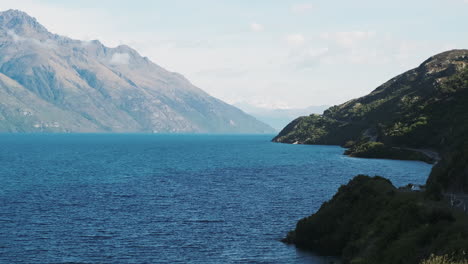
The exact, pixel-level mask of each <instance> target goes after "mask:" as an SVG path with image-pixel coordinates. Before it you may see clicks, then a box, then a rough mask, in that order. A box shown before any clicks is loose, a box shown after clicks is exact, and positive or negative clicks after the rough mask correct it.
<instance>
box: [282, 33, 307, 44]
mask: <svg viewBox="0 0 468 264" xmlns="http://www.w3.org/2000/svg"><path fill="white" fill-rule="evenodd" d="M286 41H287V42H288V44H289V45H290V46H295V47H297V46H302V45H304V43H305V37H304V35H302V34H290V35H287V36H286Z"/></svg>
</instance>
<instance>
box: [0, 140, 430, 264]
mask: <svg viewBox="0 0 468 264" xmlns="http://www.w3.org/2000/svg"><path fill="white" fill-rule="evenodd" d="M271 138H272V136H271V135H269V136H220V135H133V134H130V135H94V134H91V135H76V134H69V135H67V134H57V135H40V134H39V135H27V134H24V135H23V134H3V135H0V263H328V261H327V259H323V258H319V257H316V256H314V255H312V254H310V253H308V252H302V251H299V250H297V249H295V248H294V247H293V246H287V245H284V244H283V243H281V242H279V240H280V239H281V238H282V237H284V236H285V235H286V233H287V232H288V231H289V230H291V229H293V228H294V226H295V223H296V222H297V220H299V219H301V218H302V217H305V216H307V215H310V214H311V213H313V212H315V211H316V210H317V209H318V208H319V207H320V205H321V203H322V202H324V201H326V200H329V199H330V198H331V197H332V196H333V194H334V193H335V192H336V190H337V188H338V187H339V186H340V185H341V184H346V183H347V182H348V181H349V180H350V179H351V178H352V177H353V176H355V175H357V174H369V175H381V176H384V177H387V178H389V179H391V181H392V182H393V183H394V184H395V185H397V186H402V185H406V184H407V183H417V184H423V183H424V182H425V180H426V178H427V176H428V175H429V172H430V169H431V166H430V165H428V164H425V163H422V162H408V161H392V160H370V159H356V158H349V157H346V156H343V155H342V153H343V149H342V148H340V147H335V146H303V145H286V144H276V143H271V142H270V139H271Z"/></svg>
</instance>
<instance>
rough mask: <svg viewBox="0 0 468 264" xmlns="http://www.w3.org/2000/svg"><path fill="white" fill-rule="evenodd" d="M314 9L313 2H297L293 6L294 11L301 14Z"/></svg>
mask: <svg viewBox="0 0 468 264" xmlns="http://www.w3.org/2000/svg"><path fill="white" fill-rule="evenodd" d="M312 9H314V5H312V4H307V3H305V4H295V5H293V6H292V7H291V11H293V12H294V13H296V14H301V13H305V12H308V11H310V10H312Z"/></svg>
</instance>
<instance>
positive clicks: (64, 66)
mask: <svg viewBox="0 0 468 264" xmlns="http://www.w3.org/2000/svg"><path fill="white" fill-rule="evenodd" d="M0 131H1V132H153V133H272V132H274V130H273V129H272V128H271V127H270V126H268V125H266V124H264V123H262V122H260V121H258V120H256V119H255V118H254V117H252V116H250V115H248V114H246V113H244V112H243V111H241V110H239V109H238V108H236V107H234V106H231V105H229V104H226V103H224V102H222V101H221V100H218V99H216V98H214V97H212V96H210V95H208V94H207V93H205V92H204V91H203V90H201V89H199V88H197V87H195V86H194V85H192V84H191V83H190V82H189V81H188V80H187V79H186V78H184V77H183V76H182V75H180V74H178V73H174V72H169V71H167V70H165V69H163V68H162V67H160V66H158V65H156V64H155V63H153V62H151V61H150V60H149V59H148V58H146V57H142V56H140V55H139V54H138V52H136V51H135V50H133V49H132V48H130V47H128V46H125V45H121V46H118V47H116V48H108V47H105V46H104V45H103V44H101V43H100V42H99V41H97V40H94V41H79V40H73V39H70V38H67V37H63V36H59V35H56V34H53V33H51V32H49V31H48V30H47V29H46V28H45V27H43V26H42V25H41V24H39V23H38V22H37V21H36V19H34V18H32V17H30V16H28V15H27V14H26V13H24V12H21V11H17V10H8V11H5V12H0Z"/></svg>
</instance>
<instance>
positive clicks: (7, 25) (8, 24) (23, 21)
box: [0, 9, 51, 37]
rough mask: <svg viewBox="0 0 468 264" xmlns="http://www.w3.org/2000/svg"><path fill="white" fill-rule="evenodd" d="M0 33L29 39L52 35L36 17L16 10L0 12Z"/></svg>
mask: <svg viewBox="0 0 468 264" xmlns="http://www.w3.org/2000/svg"><path fill="white" fill-rule="evenodd" d="M0 31H6V32H7V33H8V34H10V35H16V36H28V37H34V36H38V35H44V34H46V35H48V36H49V35H51V33H50V32H49V31H48V30H47V29H46V28H45V27H44V26H42V25H41V24H40V23H39V22H37V20H36V19H35V18H34V17H31V16H29V15H28V14H27V13H25V12H23V11H19V10H14V9H10V10H7V11H3V12H0Z"/></svg>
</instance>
